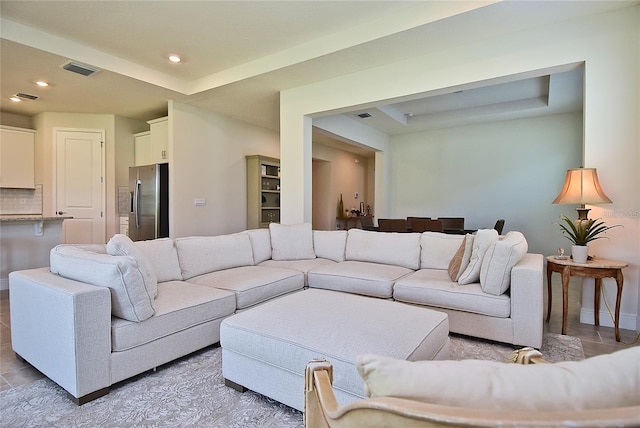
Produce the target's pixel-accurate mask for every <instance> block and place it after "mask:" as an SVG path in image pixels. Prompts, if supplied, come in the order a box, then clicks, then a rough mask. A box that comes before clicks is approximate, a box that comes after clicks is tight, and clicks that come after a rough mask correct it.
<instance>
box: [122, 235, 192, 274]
mask: <svg viewBox="0 0 640 428" xmlns="http://www.w3.org/2000/svg"><path fill="white" fill-rule="evenodd" d="M133 245H135V246H136V247H137V248H138V249H139V250H140V252H142V254H144V255H145V257H146V258H147V260H149V262H150V263H151V265H152V266H153V269H154V271H155V272H156V278H158V282H166V281H182V270H181V269H180V262H178V250H177V249H176V246H175V243H174V242H173V239H172V238H160V239H152V240H149V241H135V242H134V243H133Z"/></svg>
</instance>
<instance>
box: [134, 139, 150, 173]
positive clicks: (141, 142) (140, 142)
mask: <svg viewBox="0 0 640 428" xmlns="http://www.w3.org/2000/svg"><path fill="white" fill-rule="evenodd" d="M133 141H134V143H133V144H134V162H135V166H140V165H149V164H151V163H153V161H152V159H153V158H152V156H151V132H149V131H146V132H139V133H137V134H134V135H133Z"/></svg>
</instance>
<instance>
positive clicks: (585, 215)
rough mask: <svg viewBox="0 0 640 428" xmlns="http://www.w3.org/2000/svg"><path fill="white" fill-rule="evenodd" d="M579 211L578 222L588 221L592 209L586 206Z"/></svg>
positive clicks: (577, 209) (578, 209)
mask: <svg viewBox="0 0 640 428" xmlns="http://www.w3.org/2000/svg"><path fill="white" fill-rule="evenodd" d="M576 211H578V220H588V215H589V211H591V208H585V207H584V205H583V206H582V207H580V208H576Z"/></svg>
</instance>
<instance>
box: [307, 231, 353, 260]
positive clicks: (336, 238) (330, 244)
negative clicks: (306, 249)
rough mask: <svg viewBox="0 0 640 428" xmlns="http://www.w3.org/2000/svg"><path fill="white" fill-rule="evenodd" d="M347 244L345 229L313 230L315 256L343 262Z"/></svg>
mask: <svg viewBox="0 0 640 428" xmlns="http://www.w3.org/2000/svg"><path fill="white" fill-rule="evenodd" d="M346 246H347V231H346V230H314V231H313V249H314V251H315V253H316V256H317V257H322V258H323V259H329V260H333V261H334V262H343V261H344V253H345V250H346Z"/></svg>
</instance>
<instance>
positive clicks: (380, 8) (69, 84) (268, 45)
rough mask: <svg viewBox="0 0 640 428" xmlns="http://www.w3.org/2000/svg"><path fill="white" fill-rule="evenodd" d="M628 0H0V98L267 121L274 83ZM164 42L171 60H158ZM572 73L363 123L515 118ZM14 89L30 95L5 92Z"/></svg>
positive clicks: (549, 100)
mask: <svg viewBox="0 0 640 428" xmlns="http://www.w3.org/2000/svg"><path fill="white" fill-rule="evenodd" d="M637 3H638V2H637V1H633V2H629V1H590V2H583V1H567V2H564V1H554V2H544V1H542V2H539V1H529V2H528V1H517V2H516V1H492V0H486V1H479V0H474V1H366V2H365V1H349V0H343V1H178V0H174V1H82V0H79V1H7V0H2V1H1V2H0V17H1V19H2V22H1V27H0V35H1V36H2V40H1V45H0V50H1V51H0V54H1V57H0V59H1V62H0V73H1V74H0V77H1V87H0V111H2V112H7V113H15V114H21V115H28V116H31V115H34V114H37V113H40V112H43V111H59V112H79V113H109V114H117V115H122V116H126V117H132V118H139V119H145V120H147V119H152V118H155V117H159V116H162V115H164V114H166V111H167V101H168V100H171V99H173V100H177V101H181V102H185V103H189V104H193V105H196V106H199V107H202V108H205V109H209V110H212V111H216V112H219V113H221V114H225V115H228V116H231V117H235V118H237V119H240V120H243V121H246V122H249V123H253V124H255V125H258V126H262V127H265V128H269V129H273V130H277V129H278V128H279V96H278V93H279V91H281V90H283V89H287V88H292V87H296V86H300V85H305V84H308V83H311V82H314V81H319V80H324V79H328V78H332V77H335V76H338V75H342V74H347V73H353V72H356V71H359V70H363V69H367V68H371V67H376V66H379V65H383V64H387V63H390V62H395V61H400V60H402V59H406V58H409V57H413V56H416V55H427V54H428V53H429V52H431V51H435V50H439V49H446V48H448V47H452V46H456V45H459V44H462V43H465V42H467V41H469V40H478V39H482V38H488V37H494V36H496V35H500V34H508V33H510V32H513V31H518V30H522V29H525V28H532V27H536V26H540V25H543V24H545V23H549V22H552V21H560V20H563V19H568V18H571V17H575V16H582V15H587V14H592V13H600V12H603V11H606V10H610V9H615V8H621V7H628V6H631V5H633V4H637ZM170 53H178V54H180V55H181V56H182V57H183V59H184V61H183V62H182V63H180V64H171V63H169V62H168V61H167V59H166V57H167V55H168V54H170ZM69 60H74V61H77V62H80V63H84V64H87V65H91V66H95V67H97V68H99V69H101V70H102V71H100V72H99V73H97V74H95V75H93V76H91V77H84V76H79V75H76V74H73V73H70V72H68V71H65V70H63V69H61V68H60V67H61V65H62V64H64V63H66V62H67V61H69ZM40 79H42V80H46V81H48V82H50V83H51V86H50V87H48V88H37V87H36V86H35V85H34V84H33V82H34V81H35V80H40ZM579 80H580V81H581V74H580V71H577V72H575V71H574V72H572V73H566V74H565V75H558V76H555V77H554V76H550V77H549V76H547V77H541V78H535V79H531V80H525V81H521V82H518V83H505V84H503V85H495V84H493V83H492V84H491V85H490V87H488V88H464V89H465V90H464V91H463V92H461V93H447V94H439V95H438V96H431V95H432V94H429V95H430V96H429V97H427V99H424V95H421V96H420V97H419V98H420V99H419V100H416V99H414V100H398V102H393V103H392V104H390V105H386V106H371V108H370V109H368V110H367V111H368V112H370V113H371V114H372V116H373V117H372V118H370V119H365V120H368V121H367V122H364V123H367V124H369V125H370V126H374V127H377V128H378V129H380V130H383V131H384V132H388V133H390V134H394V133H402V132H415V130H420V129H428V127H433V126H451V125H447V124H455V123H456V120H458V121H459V120H461V119H460V117H464V118H465V120H468V121H474V120H481V119H480V118H481V117H482V116H483V115H487V114H488V115H489V116H491V117H493V118H494V119H493V120H495V118H498V117H500V115H502V117H517V115H518V114H524V113H523V112H525V111H528V114H531V113H532V112H535V110H538V111H539V112H540V111H542V110H544V109H545V107H544V104H545V103H546V104H547V105H546V108H547V111H548V109H549V108H557V109H560V110H559V111H561V110H562V109H565V110H566V109H571V108H577V106H581V104H582V101H581V98H579V97H581V94H582V91H581V84H578V83H577V82H578V81H579ZM554 81H555V82H558V83H562V84H563V85H562V86H561V85H560V84H558V85H554V84H553V82H554ZM556 88H563V89H562V90H560V91H558V92H557V93H558V94H562V96H556V95H555V94H556V92H555V89H556ZM457 89H459V88H450V90H449V92H451V91H456V90H457ZM575 90H577V92H576V91H575ZM16 92H23V93H28V94H33V95H36V96H38V97H39V99H38V100H36V101H23V102H21V103H12V102H11V101H8V97H10V96H11V95H13V94H15V93H16ZM576 97H577V98H576ZM560 98H562V99H561V100H560ZM359 112H361V111H358V113H359ZM405 113H413V117H409V118H407V117H406V116H405ZM505 114H508V115H511V116H504V115H505ZM348 116H349V117H351V118H355V120H361V119H359V118H357V117H355V116H353V114H349V115H348ZM403 118H404V119H407V120H406V123H402V122H403Z"/></svg>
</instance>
